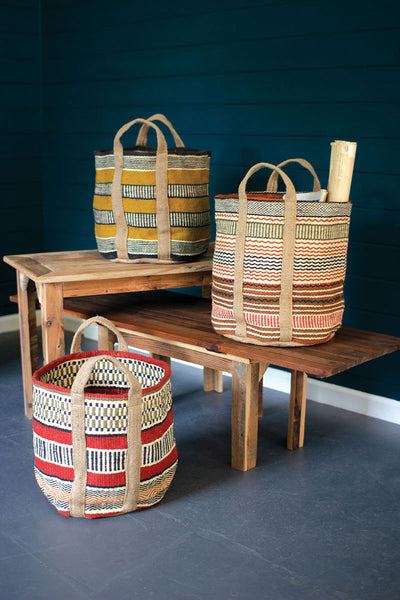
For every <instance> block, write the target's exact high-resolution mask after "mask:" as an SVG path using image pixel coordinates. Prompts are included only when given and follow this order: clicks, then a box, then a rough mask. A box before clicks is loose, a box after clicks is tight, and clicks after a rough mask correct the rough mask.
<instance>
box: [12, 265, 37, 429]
mask: <svg viewBox="0 0 400 600" xmlns="http://www.w3.org/2000/svg"><path fill="white" fill-rule="evenodd" d="M17 289H18V312H19V336H20V345H21V367H22V382H23V387H24V406H25V416H26V417H28V419H32V373H33V372H34V371H36V369H38V368H39V349H38V334H37V327H36V287H35V284H34V282H33V281H31V280H30V279H28V278H27V277H26V275H23V274H22V273H20V272H19V271H18V272H17Z"/></svg>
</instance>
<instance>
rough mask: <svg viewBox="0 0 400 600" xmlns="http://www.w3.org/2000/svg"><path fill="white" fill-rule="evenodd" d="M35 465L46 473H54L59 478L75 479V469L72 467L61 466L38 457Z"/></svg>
mask: <svg viewBox="0 0 400 600" xmlns="http://www.w3.org/2000/svg"><path fill="white" fill-rule="evenodd" d="M35 466H36V467H37V468H38V469H39V471H42V473H44V474H45V475H53V476H54V477H58V478H59V479H64V481H73V480H74V469H73V468H72V467H61V466H60V465H56V464H54V463H51V462H47V461H45V460H42V459H41V458H37V457H36V458H35Z"/></svg>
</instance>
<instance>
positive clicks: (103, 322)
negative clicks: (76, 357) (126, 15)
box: [70, 315, 129, 354]
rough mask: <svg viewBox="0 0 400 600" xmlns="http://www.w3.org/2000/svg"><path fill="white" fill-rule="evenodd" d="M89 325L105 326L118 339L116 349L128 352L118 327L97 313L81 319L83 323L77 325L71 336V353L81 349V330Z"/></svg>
mask: <svg viewBox="0 0 400 600" xmlns="http://www.w3.org/2000/svg"><path fill="white" fill-rule="evenodd" d="M90 325H99V326H101V327H105V328H106V329H108V330H109V331H111V332H112V333H113V334H114V335H115V337H116V338H117V340H118V350H119V351H120V352H129V348H128V344H127V343H126V341H125V338H124V337H123V335H122V333H121V332H120V331H119V329H117V328H116V327H115V325H114V323H112V322H111V321H109V320H108V319H105V318H104V317H100V316H99V315H97V316H96V317H91V318H90V319H87V320H86V321H83V323H81V324H80V325H79V327H78V329H77V330H76V331H75V335H74V337H73V338H72V343H71V350H70V352H71V354H74V353H75V352H81V351H82V349H81V339H82V332H83V331H84V330H85V329H86V328H87V327H89V326H90Z"/></svg>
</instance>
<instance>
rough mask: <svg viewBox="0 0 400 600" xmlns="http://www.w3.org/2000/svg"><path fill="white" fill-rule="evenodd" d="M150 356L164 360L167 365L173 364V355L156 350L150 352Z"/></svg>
mask: <svg viewBox="0 0 400 600" xmlns="http://www.w3.org/2000/svg"><path fill="white" fill-rule="evenodd" d="M150 357H151V358H155V359H156V360H162V361H163V362H165V363H167V365H169V366H171V357H170V356H164V355H163V354H156V353H155V352H150Z"/></svg>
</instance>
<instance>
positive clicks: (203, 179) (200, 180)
mask: <svg viewBox="0 0 400 600" xmlns="http://www.w3.org/2000/svg"><path fill="white" fill-rule="evenodd" d="M113 177H114V169H100V170H98V171H96V183H112V180H113ZM208 179H209V170H208V169H187V170H185V169H168V183H169V184H193V185H195V184H204V183H208ZM122 183H123V184H126V185H156V172H155V171H127V170H126V169H124V170H123V171H122Z"/></svg>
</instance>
